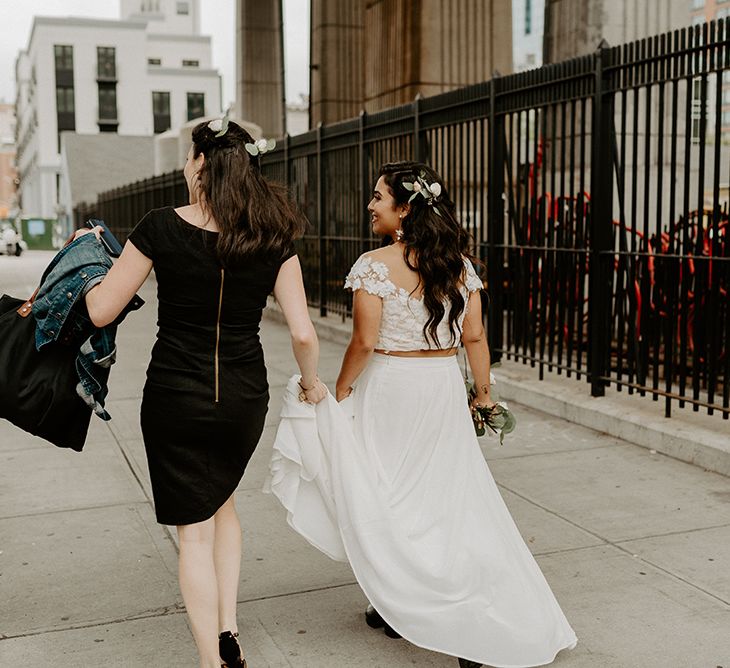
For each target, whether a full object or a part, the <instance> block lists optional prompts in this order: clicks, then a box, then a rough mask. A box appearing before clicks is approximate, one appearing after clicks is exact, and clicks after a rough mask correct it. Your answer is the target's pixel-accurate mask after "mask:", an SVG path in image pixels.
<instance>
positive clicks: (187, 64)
mask: <svg viewBox="0 0 730 668" xmlns="http://www.w3.org/2000/svg"><path fill="white" fill-rule="evenodd" d="M183 67H200V61H199V60H183Z"/></svg>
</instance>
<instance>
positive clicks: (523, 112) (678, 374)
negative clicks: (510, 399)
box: [77, 22, 730, 419]
mask: <svg viewBox="0 0 730 668" xmlns="http://www.w3.org/2000/svg"><path fill="white" fill-rule="evenodd" d="M726 72H727V74H726ZM726 82H727V83H726ZM726 91H727V93H726ZM725 101H727V105H726V104H725ZM729 142H730V25H729V24H728V23H727V22H722V23H710V24H705V25H702V26H698V27H695V28H691V29H690V28H688V29H685V30H681V31H676V32H673V33H671V34H666V35H661V36H658V37H654V38H651V39H646V40H641V41H640V42H635V43H632V44H628V45H624V46H620V47H613V48H609V47H607V46H606V45H602V47H601V48H600V49H599V50H598V51H597V52H596V53H595V54H592V55H590V56H586V57H583V58H578V59H575V60H571V61H568V62H565V63H560V64H556V65H549V66H546V67H543V68H540V69H538V70H533V71H530V72H525V73H521V74H515V75H510V76H506V77H498V78H495V79H492V80H491V81H488V82H485V83H482V84H478V85H475V86H471V87H468V88H464V89H461V90H457V91H453V92H449V93H445V94H443V95H439V96H435V97H431V98H425V99H417V100H416V101H414V102H413V103H412V104H410V105H405V106H402V107H397V108H393V109H389V110H387V111H383V112H380V113H377V114H372V115H367V114H365V113H363V114H362V115H361V116H360V117H359V118H356V119H352V120H350V121H346V122H343V123H338V124H336V125H332V126H328V127H319V128H317V129H316V130H312V131H310V132H309V133H307V134H304V135H299V136H296V137H290V138H286V139H285V140H283V141H282V142H280V144H279V146H278V147H277V149H276V150H275V151H274V152H272V153H271V154H268V155H266V156H265V160H264V170H265V171H266V173H267V174H268V175H269V176H270V177H272V178H275V179H277V180H280V181H282V182H286V183H288V184H289V186H290V188H291V190H292V193H293V195H294V197H295V198H296V199H297V200H298V202H299V203H300V205H301V207H302V209H303V210H304V212H305V213H306V214H307V216H308V218H309V220H310V221H311V222H312V229H311V232H310V233H309V234H308V235H307V236H306V237H305V238H304V239H303V240H302V242H301V248H300V258H301V261H302V265H303V269H304V274H305V280H306V284H307V290H308V294H309V297H310V300H311V303H312V305H315V306H317V307H318V308H319V310H320V313H321V314H322V315H331V314H334V315H336V316H340V317H342V318H345V317H346V316H348V315H349V314H350V311H351V295H349V294H348V293H347V292H345V291H343V289H342V283H343V278H344V276H345V274H346V273H347V271H348V269H349V267H350V266H351V264H352V263H353V262H354V261H355V259H356V258H357V257H358V255H360V253H362V252H364V251H366V250H368V249H370V248H373V247H374V246H376V245H378V243H379V241H378V240H377V239H374V238H373V237H372V234H371V230H370V224H369V221H368V215H367V210H366V205H367V202H368V200H369V198H370V192H371V189H372V186H373V183H374V180H375V178H376V174H377V170H378V167H379V166H380V165H381V164H382V163H383V162H387V161H391V160H400V159H417V160H421V161H426V162H429V163H430V164H431V165H432V166H433V167H434V168H435V169H436V170H437V171H439V172H440V173H441V174H442V176H443V177H444V180H445V182H446V184H447V187H448V189H449V191H450V194H451V196H452V198H453V199H454V201H455V202H456V204H457V207H458V211H459V215H460V219H461V222H462V223H463V225H465V226H466V227H467V228H468V229H469V230H470V231H471V232H472V234H473V236H474V244H475V253H476V254H477V255H478V256H479V257H480V258H481V259H482V260H483V261H484V262H485V265H486V275H485V276H484V278H485V280H486V283H487V289H488V294H489V298H490V301H489V309H488V316H487V327H488V333H489V340H490V345H491V349H492V354H493V359H495V360H498V359H500V357H502V356H505V357H506V358H512V359H516V360H520V361H522V362H524V363H526V364H530V365H531V366H537V367H539V370H540V374H541V376H542V374H543V373H544V371H545V370H547V371H554V372H556V373H558V374H562V373H564V374H566V375H567V376H571V377H575V378H577V379H582V378H585V379H587V380H588V381H589V382H590V385H591V392H592V394H593V395H594V396H598V395H602V394H604V392H605V387H606V386H607V385H611V384H612V385H614V386H616V387H617V389H618V390H619V391H621V390H623V389H624V388H626V389H627V391H628V392H629V393H633V392H640V393H642V394H645V393H649V394H651V395H652V396H653V397H654V399H655V400H656V399H659V398H660V397H662V398H663V399H664V401H665V413H666V415H667V416H669V415H670V413H671V408H672V403H673V402H674V401H677V402H678V403H679V405H680V406H684V405H685V404H690V405H691V406H692V407H693V409H694V410H699V409H700V408H702V407H704V408H705V409H706V410H707V412H708V413H710V414H712V413H713V412H719V413H721V414H722V416H723V418H725V419H727V418H728V416H729V415H730V408H729V405H730V355H729V354H728V348H730V299H729V296H728V289H729V288H730V232H728V199H729V197H728V192H729V185H728V179H729V178H730V144H729ZM185 199H186V193H185V186H184V182H183V180H182V177H181V175H180V174H179V173H178V174H173V175H165V176H162V177H156V178H155V179H151V180H149V181H146V182H140V183H137V184H132V185H131V186H128V187H125V188H121V189H118V190H116V191H111V192H109V193H106V194H105V195H104V196H102V197H100V199H99V202H98V204H97V206H96V207H94V208H93V209H94V210H93V212H94V213H96V214H98V215H100V216H101V217H103V218H105V219H107V221H108V222H110V223H111V224H112V226H113V227H114V228H115V229H116V230H117V231H118V232H120V233H121V234H122V235H124V233H126V232H128V230H129V229H130V226H131V225H132V224H133V222H134V221H136V220H138V219H139V218H140V217H141V215H142V214H143V213H144V212H145V211H146V210H148V209H149V208H152V207H153V206H163V205H165V204H170V203H182V202H184V201H185ZM88 213H90V211H89V210H86V209H83V210H82V209H80V210H79V211H77V215H78V216H79V218H83V217H84V216H86V215H88Z"/></svg>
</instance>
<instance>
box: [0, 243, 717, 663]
mask: <svg viewBox="0 0 730 668" xmlns="http://www.w3.org/2000/svg"><path fill="white" fill-rule="evenodd" d="M48 259H49V256H47V255H45V254H33V253H28V254H27V255H24V256H23V257H22V258H19V259H18V258H5V257H0V291H4V292H8V293H10V294H15V295H17V296H25V295H26V294H30V292H32V289H33V286H34V283H35V282H36V281H37V279H38V276H39V275H40V270H42V268H43V266H44V265H45V263H46V262H47V261H48ZM11 263H12V264H11ZM154 290H155V286H154V282H153V281H149V282H148V283H147V284H146V285H145V286H144V288H143V290H142V296H143V297H144V298H145V299H147V301H148V304H147V306H145V307H144V308H143V309H142V310H141V311H140V312H138V313H134V314H132V315H130V316H129V318H128V319H127V321H126V322H125V324H124V326H123V327H122V329H121V331H120V335H119V337H118V343H119V353H118V362H117V364H116V365H115V367H114V369H113V371H112V378H111V384H110V389H111V392H110V396H109V402H108V408H109V411H110V413H111V414H112V416H113V420H112V421H111V422H109V423H103V422H101V421H100V420H97V419H94V420H93V422H92V429H91V432H90V435H89V439H88V441H87V446H86V449H85V450H84V452H83V453H81V454H77V453H73V452H67V451H63V450H59V449H57V448H54V447H53V446H51V445H49V444H47V443H45V442H43V441H40V440H38V439H35V438H33V437H31V436H29V435H27V434H25V433H23V432H21V431H19V430H18V429H16V428H14V427H12V426H11V425H10V424H8V423H7V422H4V421H0V666H1V667H2V668H5V667H6V666H8V667H13V668H15V667H26V666H28V667H36V666H46V665H53V666H59V667H60V668H75V667H86V666H130V667H144V666H160V667H163V668H167V667H170V668H174V667H178V666H191V667H192V666H196V665H197V662H196V660H195V648H194V644H193V641H192V637H191V634H190V631H189V628H188V625H187V621H186V617H185V614H184V610H183V608H182V605H181V599H180V594H179V591H178V586H177V576H176V550H177V548H176V543H175V536H174V530H172V531H171V530H168V529H167V528H166V527H161V526H159V525H157V524H156V522H155V520H154V512H153V509H152V504H151V494H150V489H149V481H148V475H147V469H146V462H145V456H144V448H143V445H142V441H141V434H140V430H139V420H138V416H139V404H140V400H141V391H142V386H143V383H144V372H145V368H146V365H147V362H148V359H149V350H150V347H151V345H152V342H153V340H154V334H155V320H156V313H155V308H154ZM262 339H263V341H264V345H265V348H266V355H267V362H268V367H269V382H270V385H271V396H272V401H271V405H270V412H269V416H268V419H267V426H266V429H265V432H264V436H263V439H262V442H261V444H260V446H259V448H258V450H257V452H256V454H255V455H254V458H253V460H252V462H251V464H250V466H249V469H248V471H247V473H246V475H245V476H244V479H243V481H242V482H241V485H240V486H239V488H238V491H237V493H236V501H237V506H238V509H239V511H240V514H241V518H242V522H243V525H244V563H243V566H242V571H241V588H240V598H239V621H240V624H241V637H242V640H243V643H244V646H245V649H246V654H247V658H248V663H249V666H250V667H251V668H266V667H276V668H279V667H284V666H296V667H298V668H304V667H306V668H309V667H311V668H335V667H337V668H360V667H362V668H366V667H367V668H377V667H381V666H382V667H386V666H388V667H389V668H393V667H401V666H402V667H405V666H424V667H425V666H433V667H436V666H439V667H440V666H443V667H446V666H451V668H456V665H457V664H456V660H455V659H453V658H451V657H447V656H443V655H439V654H435V653H433V652H428V651H425V650H421V649H419V648H416V647H413V646H412V645H410V644H408V643H407V642H405V641H403V640H390V639H388V638H387V637H386V636H385V635H384V634H383V633H381V632H376V631H373V630H371V629H369V628H368V627H367V626H366V625H365V623H364V620H363V615H362V612H363V610H364V606H365V603H366V602H365V598H364V597H363V595H362V593H361V592H360V590H359V588H358V587H357V585H356V583H355V581H354V578H353V576H352V573H351V571H350V570H349V568H348V567H347V566H344V565H342V564H338V563H335V562H332V561H330V560H329V559H327V558H326V557H324V556H323V555H321V554H320V553H318V552H317V551H316V550H315V549H314V548H312V547H310V546H309V544H308V543H306V541H304V540H303V539H301V538H300V537H299V536H298V535H297V534H295V533H294V532H293V531H292V530H291V529H290V528H289V527H288V526H287V524H286V521H285V517H284V512H283V510H282V508H281V507H280V506H279V504H278V502H277V501H276V500H275V499H273V498H272V497H270V496H267V495H264V494H262V493H261V492H260V489H261V486H262V483H263V481H264V478H265V475H266V471H267V465H268V458H269V454H270V449H271V443H272V442H273V438H274V435H275V430H276V424H277V418H278V410H279V406H280V397H281V394H282V391H283V388H284V385H285V383H286V381H287V379H288V378H289V376H290V375H291V374H292V373H294V371H295V368H296V367H295V365H294V362H293V358H292V356H291V352H290V348H289V338H288V333H287V331H286V329H285V328H283V327H282V326H281V325H279V324H276V323H275V322H272V321H269V320H267V321H265V322H264V323H263V326H262ZM343 351H344V348H343V346H342V345H341V344H339V343H333V342H327V341H324V342H323V344H322V362H321V365H320V375H321V377H322V378H323V380H325V382H327V383H328V384H329V386H330V388H332V389H333V388H334V379H335V377H336V374H337V371H338V369H339V363H340V361H341V358H342V354H343ZM514 409H515V411H516V413H517V415H518V420H519V425H518V429H517V431H516V432H515V433H514V434H512V435H511V436H510V438H509V439H508V440H507V442H506V445H505V446H504V447H502V448H500V447H499V446H498V444H497V441H496V439H483V450H484V454H485V456H486V458H487V459H488V461H489V463H490V468H491V470H492V472H493V474H494V476H495V478H496V480H497V482H498V483H499V485H500V488H501V490H502V492H503V495H504V498H505V500H506V502H507V504H508V506H509V507H510V510H511V511H512V513H513V516H514V518H515V520H516V522H517V524H518V526H519V528H520V531H521V532H522V534H523V536H524V538H525V540H526V541H527V543H528V545H529V546H530V548H531V550H532V551H533V553H534V554H535V556H536V558H537V560H538V562H539V564H540V566H541V568H542V569H543V572H544V573H545V576H546V577H547V579H548V581H549V582H550V584H551V586H552V588H553V590H554V592H555V594H556V596H557V598H558V600H559V601H560V603H561V605H562V607H563V610H564V611H565V613H566V615H567V617H568V619H569V620H570V622H571V624H572V625H573V627H574V629H575V631H576V633H577V634H578V637H579V644H578V647H577V648H576V649H575V650H574V651H572V652H567V653H562V654H560V655H559V656H558V658H557V660H556V662H555V664H554V665H556V666H561V667H564V668H654V667H656V668H716V667H717V666H722V667H723V668H730V480H729V479H728V478H726V477H723V476H721V475H718V474H716V473H711V472H708V471H705V470H703V469H702V468H699V467H696V466H693V465H691V464H686V463H683V462H680V461H677V460H676V459H672V458H669V457H665V456H662V455H660V454H652V453H651V451H650V450H647V449H645V448H641V447H637V446H634V445H631V444H629V443H627V442H625V441H622V440H620V439H618V438H616V437H612V436H608V435H606V434H602V433H598V432H596V431H593V430H591V429H589V428H587V427H584V426H579V425H576V424H574V423H571V422H568V421H566V420H564V419H560V418H556V417H550V416H548V415H547V414H544V413H541V412H539V411H537V410H534V409H531V408H527V407H525V406H521V405H519V404H514Z"/></svg>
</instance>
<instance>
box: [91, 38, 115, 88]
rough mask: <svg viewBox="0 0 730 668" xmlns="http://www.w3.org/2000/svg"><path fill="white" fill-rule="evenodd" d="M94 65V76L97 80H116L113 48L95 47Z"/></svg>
mask: <svg viewBox="0 0 730 668" xmlns="http://www.w3.org/2000/svg"><path fill="white" fill-rule="evenodd" d="M96 63H97V65H96V76H97V78H98V79H105V80H116V78H117V63H116V49H115V48H114V47H113V46H97V47H96Z"/></svg>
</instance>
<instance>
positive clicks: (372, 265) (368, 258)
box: [350, 248, 389, 278]
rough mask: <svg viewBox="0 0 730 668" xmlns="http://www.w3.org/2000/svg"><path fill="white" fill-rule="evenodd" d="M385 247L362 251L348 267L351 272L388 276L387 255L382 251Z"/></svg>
mask: <svg viewBox="0 0 730 668" xmlns="http://www.w3.org/2000/svg"><path fill="white" fill-rule="evenodd" d="M384 250H385V248H376V249H375V250H371V251H367V252H366V253H363V254H362V255H361V256H360V257H359V258H357V260H355V263H354V264H353V265H352V268H351V269H350V273H351V274H376V275H378V276H380V277H381V278H387V276H388V273H389V271H388V265H389V263H388V256H387V255H386V254H384V253H383V251H384Z"/></svg>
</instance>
